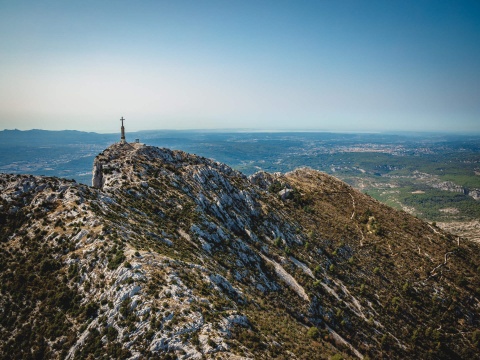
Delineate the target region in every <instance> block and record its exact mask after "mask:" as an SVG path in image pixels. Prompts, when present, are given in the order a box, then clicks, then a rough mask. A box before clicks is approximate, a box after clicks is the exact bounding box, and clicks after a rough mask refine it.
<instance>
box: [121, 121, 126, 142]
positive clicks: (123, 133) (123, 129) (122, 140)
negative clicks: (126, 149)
mask: <svg viewBox="0 0 480 360" xmlns="http://www.w3.org/2000/svg"><path fill="white" fill-rule="evenodd" d="M120 121H121V122H122V129H121V130H122V136H121V137H120V142H121V143H122V144H125V143H126V141H125V127H124V126H123V122H124V121H125V119H124V118H123V116H122V118H121V119H120Z"/></svg>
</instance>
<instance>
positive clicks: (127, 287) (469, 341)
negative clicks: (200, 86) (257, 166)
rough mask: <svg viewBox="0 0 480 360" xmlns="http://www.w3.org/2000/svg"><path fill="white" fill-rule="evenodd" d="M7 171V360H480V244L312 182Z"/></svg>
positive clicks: (145, 157) (180, 162)
mask: <svg viewBox="0 0 480 360" xmlns="http://www.w3.org/2000/svg"><path fill="white" fill-rule="evenodd" d="M93 173H94V177H93V182H94V185H95V187H89V186H85V185H82V184H77V183H74V182H71V181H67V180H63V179H59V178H56V177H39V176H31V175H8V174H0V194H1V197H0V229H1V231H0V291H1V296H0V311H1V314H0V358H2V359H12V358H36V359H42V358H48V359H50V358H62V359H63V358H66V359H87V358H88V359H90V358H98V359H100V358H104V357H105V358H132V359H134V358H135V359H139V358H149V357H151V358H152V357H153V358H165V359H168V358H170V359H174V358H181V359H201V358H210V359H214V358H228V359H247V358H267V359H269V358H272V359H273V358H277V359H281V358H283V359H291V358H298V359H329V358H332V357H335V358H345V359H354V358H364V359H365V358H370V359H382V358H384V359H387V358H388V359H392V358H393V359H413V358H419V359H428V358H432V359H478V358H480V357H479V349H480V331H479V330H478V329H479V328H480V314H479V303H480V302H479V300H480V287H479V284H480V257H479V253H480V252H479V250H480V248H479V246H478V245H476V244H474V243H470V242H467V241H458V240H457V239H456V238H455V237H453V236H452V235H449V234H447V233H445V232H443V231H442V230H440V229H439V228H437V227H435V226H433V225H430V224H428V223H425V222H423V221H421V220H419V219H417V218H415V217H413V216H411V215H409V214H407V213H406V212H403V211H397V210H394V209H392V208H390V207H387V206H385V205H383V204H381V203H379V202H378V201H376V200H374V199H373V198H371V197H369V196H367V195H365V194H362V193H360V192H358V191H356V190H355V189H353V188H352V187H350V186H349V185H347V184H345V183H343V182H341V181H340V180H338V179H336V178H334V177H332V176H329V175H327V174H325V173H321V172H318V171H315V170H311V169H306V168H303V169H297V170H295V171H293V172H289V173H287V174H284V175H281V174H270V173H266V172H259V173H257V174H255V175H253V176H251V177H246V176H245V175H243V174H242V173H240V172H238V171H235V170H233V169H232V168H230V167H229V166H227V165H225V164H222V163H219V162H216V161H213V160H208V159H206V158H203V157H201V156H196V155H192V154H188V153H185V152H183V151H172V150H168V149H164V148H156V147H151V146H142V145H129V144H124V145H122V144H114V145H112V146H110V147H108V148H107V149H106V150H104V151H103V152H102V153H101V154H99V155H98V156H97V157H96V159H95V161H94V167H93Z"/></svg>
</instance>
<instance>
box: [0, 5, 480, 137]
mask: <svg viewBox="0 0 480 360" xmlns="http://www.w3.org/2000/svg"><path fill="white" fill-rule="evenodd" d="M122 116H123V117H125V119H126V121H125V127H126V129H127V131H137V130H159V129H252V130H313V131H367V132H368V131H374V132H377V131H442V132H443V131H446V132H469V133H471V132H477V133H480V1H477V0H472V1H462V0H456V1H442V0H435V1H424V0H414V1H409V0H401V1H400V0H398V1H385V0H381V1H368V0H364V1H357V0H352V1H347V0H331V1H329V0H313V1H306V0H305V1H302V0H291V1H285V0H273V1H268V0H257V1H249V0H192V1H188V0H170V1H163V0H155V1H147V0H137V1H134V0H129V1H124V0H115V1H105V0H94V1H90V0H82V1H64V0H61V1H46V0H41V1H38V0H35V1H22V0H15V1H10V0H0V130H2V129H14V128H17V129H21V130H26V129H32V128H35V129H48V130H61V129H74V130H82V131H95V132H115V131H117V130H118V127H119V125H120V121H119V119H120V117H122Z"/></svg>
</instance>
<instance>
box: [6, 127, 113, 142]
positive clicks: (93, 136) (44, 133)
mask: <svg viewBox="0 0 480 360" xmlns="http://www.w3.org/2000/svg"><path fill="white" fill-rule="evenodd" d="M117 138H118V135H116V134H97V133H94V132H83V131H77V130H60V131H51V130H36V129H35V130H25V131H21V130H3V131H0V144H2V145H9V146H15V145H22V146H42V145H43V146H45V145H50V146H58V145H67V144H68V145H71V144H98V143H104V142H113V141H116V139H117Z"/></svg>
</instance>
